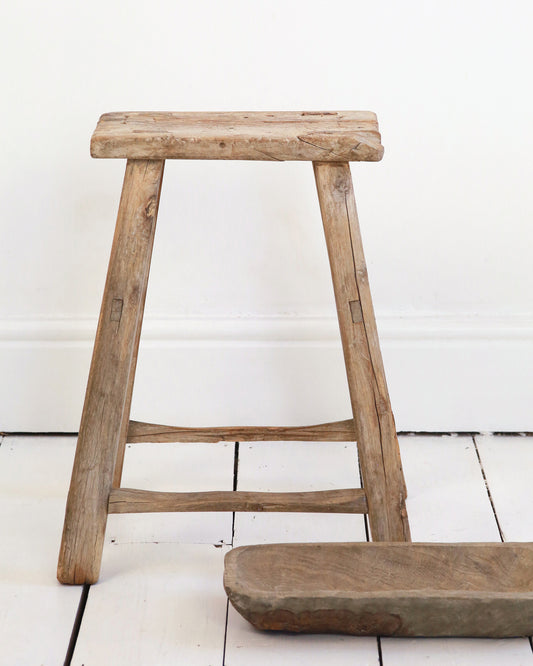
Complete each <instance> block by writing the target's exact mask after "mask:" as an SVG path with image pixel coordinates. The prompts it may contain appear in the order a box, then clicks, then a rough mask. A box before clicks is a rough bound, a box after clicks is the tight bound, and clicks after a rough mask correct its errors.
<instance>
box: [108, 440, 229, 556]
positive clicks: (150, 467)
mask: <svg viewBox="0 0 533 666" xmlns="http://www.w3.org/2000/svg"><path fill="white" fill-rule="evenodd" d="M234 451H235V444H234V443H233V442H231V443H228V442H220V443H217V444H180V443H176V444H167V443H159V444H144V443H143V444H128V445H127V447H126V455H125V457H124V470H123V474H122V487H124V488H142V489H145V490H163V491H165V490H166V491H176V492H180V491H181V492H193V491H200V490H232V488H233V465H234ZM232 520H233V517H232V514H231V513H228V512H224V513H217V512H210V513H204V512H198V513H196V512H195V513H145V514H142V513H141V514H119V515H117V514H112V515H110V516H109V518H108V521H107V531H106V542H107V543H110V542H113V543H150V542H155V541H157V542H158V543H211V544H214V543H231V532H232Z"/></svg>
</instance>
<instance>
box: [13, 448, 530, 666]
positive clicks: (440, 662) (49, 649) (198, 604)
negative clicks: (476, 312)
mask: <svg viewBox="0 0 533 666" xmlns="http://www.w3.org/2000/svg"><path fill="white" fill-rule="evenodd" d="M74 445H75V439H74V438H67V437H5V438H4V439H3V440H2V441H1V442H0V520H1V521H2V522H1V525H2V538H1V539H0V666H19V665H20V666H33V664H36V665H40V664H46V665H48V664H50V665H53V666H57V665H58V664H61V663H63V659H64V657H65V654H66V651H67V647H68V643H69V640H70V636H71V631H72V627H73V623H74V618H75V615H76V611H77V608H78V602H79V598H80V595H81V588H80V587H69V586H61V585H59V583H57V582H56V579H55V572H56V564H57V554H58V550H59V542H60V537H61V529H62V523H63V515H64V507H65V500H66V495H67V490H68V483H69V478H70V472H71V467H72V460H73V455H74ZM400 446H401V451H402V458H403V463H404V469H405V475H406V480H407V485H408V490H409V497H408V511H409V516H410V522H411V529H412V534H413V539H414V540H417V541H447V542H451V541H498V540H499V538H500V537H499V532H498V529H497V525H496V521H495V518H494V513H493V510H492V507H491V504H490V501H489V498H488V494H487V490H486V486H485V482H484V479H483V475H482V472H481V467H480V465H479V461H478V459H477V454H476V450H475V447H474V444H473V440H472V439H471V438H469V437H404V438H402V439H401V442H400ZM477 446H478V451H479V455H480V458H481V461H482V463H483V468H484V470H485V475H486V479H487V483H488V486H489V488H490V492H491V496H492V498H493V503H494V506H495V508H496V513H497V515H498V518H499V521H500V524H501V526H502V529H503V532H504V535H505V538H506V539H507V540H517V541H520V540H531V535H532V529H531V524H532V522H531V518H530V517H531V514H532V510H533V491H532V489H531V488H532V484H531V483H530V470H531V469H533V438H529V437H492V436H483V437H478V438H477ZM233 463H234V447H233V445H232V444H228V445H224V444H222V445H207V444H206V445H198V444H194V445H183V444H170V445H160V444H154V445H150V444H146V445H144V444H143V445H141V444H139V445H133V446H132V447H129V448H128V451H127V455H126V464H125V470H124V485H129V486H134V487H139V488H150V489H162V490H184V491H189V490H205V489H230V488H232V487H233ZM358 485H359V472H358V467H357V458H356V451H355V446H354V445H350V444H343V443H329V444H326V443H324V444H320V443H309V444H306V443H254V444H249V443H245V444H241V445H240V463H239V474H238V489H240V490H252V489H256V490H263V491H268V490H270V491H284V490H285V491H291V490H318V489H328V488H335V487H337V488H338V487H350V486H351V487H354V486H358ZM234 527H235V532H234V544H235V545H242V544H247V543H262V542H275V541H278V542H280V541H327V540H330V541H340V540H352V539H353V540H355V541H362V540H365V530H364V521H363V518H362V516H350V515H348V516H346V515H342V514H338V515H335V514H333V515H325V514H324V515H319V514H283V513H280V514H274V513H267V514H245V513H241V514H237V515H236V518H235V526H234ZM231 537H232V516H231V515H230V514H215V513H212V514H183V515H175V514H168V515H167V514H148V515H133V516H110V520H109V525H108V533H107V537H106V544H105V548H104V559H103V564H102V575H101V579H100V582H99V583H98V584H97V585H94V586H92V587H91V590H90V592H89V599H88V603H87V607H86V610H85V615H84V618H83V621H82V625H81V630H80V635H79V638H78V643H77V646H76V651H75V654H74V658H73V661H72V663H73V664H77V666H82V665H83V666H107V665H110V666H122V665H123V664H124V665H126V664H127V665H128V666H130V665H133V666H135V665H136V664H138V665H139V666H140V665H142V666H146V665H152V664H154V666H160V665H161V666H165V665H166V664H186V665H187V666H188V665H191V666H196V665H197V664H201V665H203V666H207V665H209V664H216V665H217V666H218V665H220V664H222V661H223V650H224V634H225V626H226V596H225V594H224V590H223V587H222V572H223V557H224V554H225V552H227V550H228V547H229V546H226V545H224V544H228V543H230V542H231ZM381 646H382V663H383V665H384V666H404V665H405V666H418V665H421V664H433V665H437V666H449V665H454V666H467V665H468V666H477V665H481V664H483V665H485V664H486V665H487V666H489V665H490V666H492V665H496V664H498V666H533V652H532V650H531V646H530V643H529V641H528V640H527V639H508V640H490V639H484V640H477V639H382V641H381ZM271 663H279V664H283V665H284V666H285V665H286V666H293V665H296V664H297V665H302V666H303V665H305V666H308V665H309V666H313V665H315V664H316V665H318V664H320V665H321V666H322V665H323V664H328V665H329V664H331V665H332V666H344V665H348V664H350V665H354V664H369V665H371V666H378V664H379V656H378V649H377V641H376V639H374V638H357V637H350V636H298V635H278V634H272V633H267V632H258V631H256V630H254V629H253V628H252V627H251V626H250V625H249V624H248V623H247V622H245V621H244V620H243V619H242V618H241V617H240V616H239V615H238V614H237V613H236V612H235V611H234V610H233V609H232V608H230V609H229V612H228V626H227V639H226V655H225V664H226V665H227V666H243V665H246V666H252V665H254V666H261V665H265V666H270V664H271Z"/></svg>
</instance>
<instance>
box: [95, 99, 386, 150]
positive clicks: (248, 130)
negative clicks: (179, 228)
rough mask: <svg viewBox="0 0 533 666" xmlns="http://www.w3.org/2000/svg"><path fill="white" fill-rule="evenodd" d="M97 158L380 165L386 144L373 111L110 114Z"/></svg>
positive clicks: (99, 130) (103, 122)
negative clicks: (361, 163)
mask: <svg viewBox="0 0 533 666" xmlns="http://www.w3.org/2000/svg"><path fill="white" fill-rule="evenodd" d="M91 155H92V156H93V157H115V158H129V159H192V160H275V161H285V160H298V161H301V160H309V161H317V162H351V161H365V162H377V161H379V160H380V159H381V158H382V156H383V146H382V145H381V136H380V133H379V128H378V121H377V118H376V114H375V113H372V112H371V111H302V112H299V111H283V112H273V113H266V112H256V111H254V112H239V113H228V112H221V113H211V112H207V113H195V112H187V113H170V112H164V113H163V112H161V113H160V112H156V113H150V112H132V113H106V114H104V115H103V116H101V118H100V120H99V121H98V125H97V126H96V129H95V131H94V133H93V136H92V139H91Z"/></svg>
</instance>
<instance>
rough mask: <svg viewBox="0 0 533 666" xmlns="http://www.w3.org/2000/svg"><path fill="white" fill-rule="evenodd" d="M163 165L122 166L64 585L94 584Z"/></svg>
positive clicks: (71, 502)
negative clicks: (124, 171)
mask: <svg viewBox="0 0 533 666" xmlns="http://www.w3.org/2000/svg"><path fill="white" fill-rule="evenodd" d="M163 166H164V162H162V161H159V160H157V161H150V160H130V161H128V163H127V166H126V174H125V177H124V186H123V189H122V197H121V200H120V207H119V212H118V217H117V224H116V229H115V237H114V240H113V247H112V250H111V258H110V262H109V270H108V274H107V281H106V286H105V289H104V296H103V300H102V308H101V311H100V320H99V323H98V329H97V333H96V340H95V344H94V351H93V359H92V363H91V369H90V372H89V380H88V384H87V391H86V394H85V404H84V408H83V414H82V419H81V425H80V432H79V436H78V445H77V449H76V456H75V459H74V468H73V472H72V478H71V484H70V490H69V494H68V499H67V508H66V514H65V523H64V528H63V539H62V543H61V550H60V555H59V563H58V571H57V575H58V579H59V581H60V582H62V583H70V584H80V583H94V582H96V581H97V580H98V574H99V570H100V562H101V557H102V548H103V543H104V533H105V526H106V521H107V505H108V500H109V493H110V490H111V486H112V480H113V473H114V468H115V461H116V458H117V452H118V449H119V440H120V436H121V432H122V428H123V424H124V412H125V409H126V406H127V405H126V403H127V402H128V392H129V387H130V382H131V377H132V368H133V364H134V357H135V351H136V350H135V343H136V339H137V336H138V330H139V326H140V319H141V318H142V309H143V304H144V297H145V292H146V286H147V281H148V273H149V269H150V259H151V252H152V245H153V239H154V232H155V223H156V218H157V209H158V204H159V195H160V189H161V181H162V177H163ZM128 420H129V417H128Z"/></svg>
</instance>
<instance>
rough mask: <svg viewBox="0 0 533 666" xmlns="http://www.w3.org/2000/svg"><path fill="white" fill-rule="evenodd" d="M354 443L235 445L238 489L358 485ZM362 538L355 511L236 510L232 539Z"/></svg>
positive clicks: (360, 519)
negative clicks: (330, 512) (344, 512)
mask: <svg viewBox="0 0 533 666" xmlns="http://www.w3.org/2000/svg"><path fill="white" fill-rule="evenodd" d="M357 460H358V459H357V447H356V445H355V444H350V443H347V442H254V443H248V442H245V443H241V444H240V447H239V472H238V490H258V491H264V492H269V491H271V492H290V491H298V490H301V491H311V490H332V489H335V488H360V487H361V484H360V480H359V468H358V462H357ZM351 540H354V541H365V540H366V535H365V528H364V518H363V516H362V515H354V514H342V513H338V514H324V513H323V514H320V513H315V514H311V513H307V514H305V513H239V514H237V515H236V516H235V535H234V541H233V545H235V546H243V545H245V544H249V543H272V542H291V541H292V542H294V541H296V542H297V541H351Z"/></svg>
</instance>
